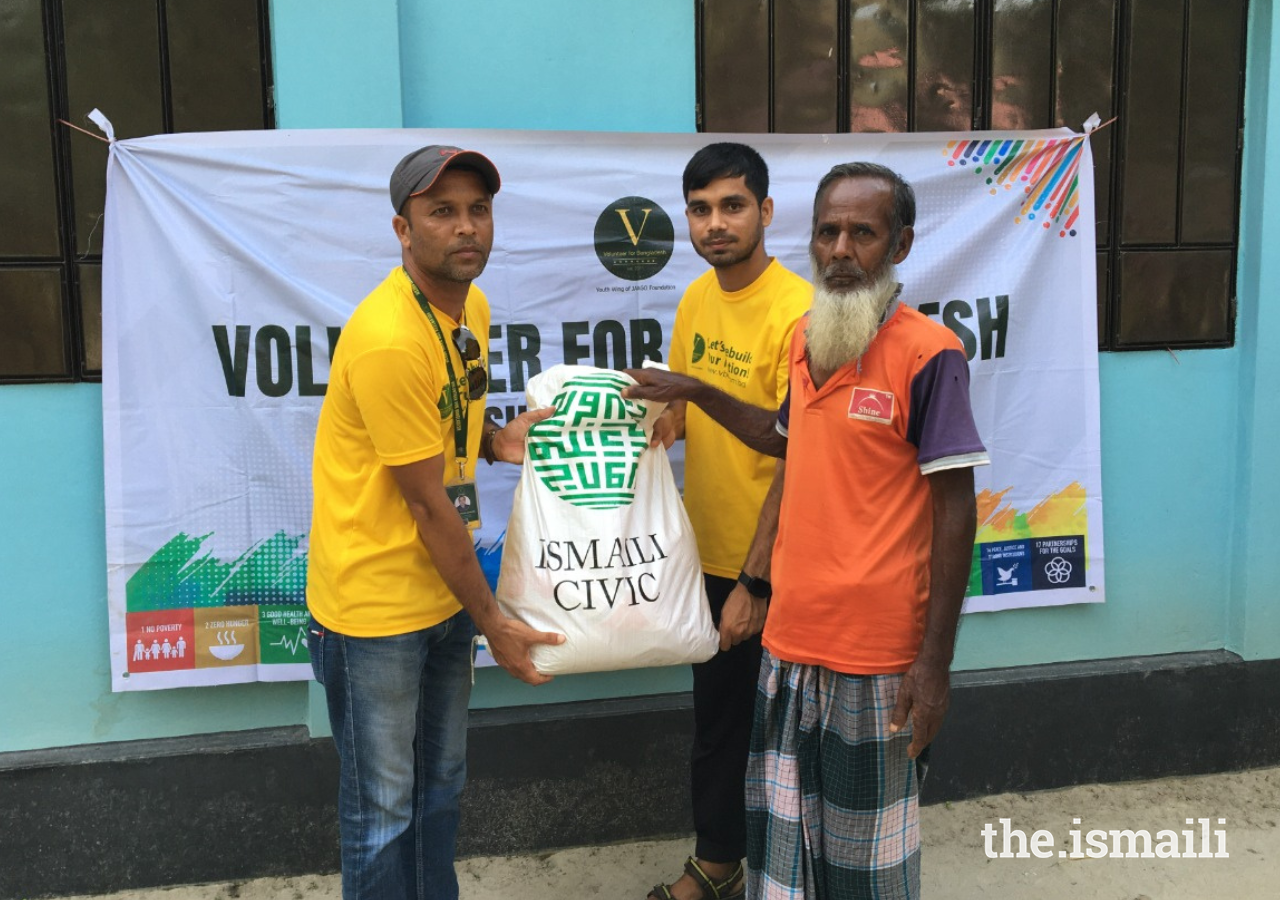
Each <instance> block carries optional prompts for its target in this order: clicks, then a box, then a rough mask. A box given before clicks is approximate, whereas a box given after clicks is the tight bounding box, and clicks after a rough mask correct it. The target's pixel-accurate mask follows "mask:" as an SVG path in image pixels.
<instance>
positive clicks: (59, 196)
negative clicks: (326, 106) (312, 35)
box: [0, 0, 273, 382]
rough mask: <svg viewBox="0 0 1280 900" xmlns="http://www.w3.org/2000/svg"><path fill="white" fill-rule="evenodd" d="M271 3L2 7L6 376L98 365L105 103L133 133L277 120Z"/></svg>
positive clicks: (2, 350)
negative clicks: (100, 124)
mask: <svg viewBox="0 0 1280 900" xmlns="http://www.w3.org/2000/svg"><path fill="white" fill-rule="evenodd" d="M270 83H271V81H270V56H269V43H268V37H267V0H217V2H216V3H215V2H208V0H110V2H103V0H4V2H2V3H0V121H3V122H4V132H5V133H4V139H3V140H0V198H3V205H2V206H0V209H2V210H3V215H0V382H32V381H81V380H89V381H93V380H97V379H98V378H99V377H101V372H102V317H101V312H102V287H101V271H102V210H103V205H104V203H105V199H106V163H107V145H106V144H105V143H103V142H101V141H98V140H95V139H94V138H92V137H89V136H87V135H85V134H81V133H79V132H75V131H73V130H72V129H70V128H68V127H66V126H64V125H61V124H58V123H57V120H58V119H65V120H67V121H69V122H72V123H74V124H76V125H79V126H81V127H84V128H86V129H88V130H91V131H94V132H95V133H96V129H95V128H94V127H93V126H92V125H91V124H89V122H88V120H87V119H86V118H85V115H86V114H87V113H88V112H89V111H90V110H91V109H93V108H94V107H98V108H99V109H101V110H102V111H103V112H104V113H105V114H106V115H107V116H108V117H109V118H110V119H111V121H112V124H113V125H114V126H115V131H116V137H118V138H128V137H138V136H142V135H149V134H159V133H166V132H176V131H222V130H241V129H257V128H270V127H272V124H273V115H272V110H271V103H270V97H271V88H270Z"/></svg>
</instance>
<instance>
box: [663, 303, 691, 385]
mask: <svg viewBox="0 0 1280 900" xmlns="http://www.w3.org/2000/svg"><path fill="white" fill-rule="evenodd" d="M688 309H689V301H688V299H687V296H686V299H682V300H681V301H680V305H679V306H678V307H676V322H675V325H673V326H672V328H671V346H670V347H669V348H668V350H667V366H668V368H670V369H671V371H672V372H679V373H681V374H684V375H687V374H688V372H689V344H688V338H687V337H686V335H687V332H688V330H689V321H688V320H689V316H688Z"/></svg>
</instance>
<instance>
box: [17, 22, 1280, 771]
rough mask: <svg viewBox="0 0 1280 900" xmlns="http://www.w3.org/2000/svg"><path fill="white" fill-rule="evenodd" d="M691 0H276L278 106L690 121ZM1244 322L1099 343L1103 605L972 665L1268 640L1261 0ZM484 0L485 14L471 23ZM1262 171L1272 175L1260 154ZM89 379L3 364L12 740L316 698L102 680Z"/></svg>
mask: <svg viewBox="0 0 1280 900" xmlns="http://www.w3.org/2000/svg"><path fill="white" fill-rule="evenodd" d="M693 6H694V4H693V2H692V0H637V2H635V3H631V4H610V3H600V2H598V0H542V2H539V3H529V2H527V0H474V2H472V3H470V4H463V5H459V4H449V3H444V2H440V0H400V2H398V3H397V2H396V0H359V2H357V0H305V2H304V0H275V2H273V4H272V28H273V35H272V41H273V47H274V52H275V61H274V68H275V79H276V87H277V119H278V124H279V127H281V128H311V127H371V126H392V127H397V126H400V125H405V126H413V127H459V128H461V127H487V128H545V129H566V130H567V129H586V130H619V129H623V130H633V131H692V130H693V127H694V118H693V108H694V88H695V84H694V65H693V63H694V55H693V54H694V43H693ZM1252 7H1253V9H1252V12H1251V23H1250V28H1251V30H1250V52H1249V63H1248V92H1247V95H1246V104H1247V112H1248V128H1247V129H1246V137H1245V161H1244V176H1243V177H1244V187H1243V191H1242V196H1243V208H1242V213H1241V221H1242V231H1241V252H1240V266H1239V275H1238V283H1239V290H1238V293H1239V323H1240V324H1239V340H1238V343H1237V346H1236V347H1234V348H1232V349H1229V350H1211V351H1210V350H1204V351H1182V352H1178V353H1177V354H1171V353H1167V352H1154V353H1127V354H1104V355H1103V356H1102V358H1101V383H1102V450H1103V479H1104V491H1105V495H1104V499H1105V502H1106V509H1105V512H1104V515H1105V517H1106V551H1107V595H1108V602H1107V603H1106V604H1103V605H1093V606H1074V607H1059V608H1054V609H1035V610H1021V611H1012V612H1003V613H987V614H979V615H972V616H967V617H966V618H965V621H964V624H963V627H962V629H961V635H960V645H959V650H958V656H957V667H958V668H969V669H973V668H988V667H995V666H1010V665H1023V664H1034V663H1041V662H1053V661H1062V660H1075V659H1093V658H1106V657H1118V656H1130V655H1148V654H1159V653H1175V652H1182V651H1191V650H1206V649H1217V648H1221V647H1227V648H1228V649H1231V650H1234V651H1236V652H1239V653H1241V654H1242V655H1244V656H1245V657H1246V658H1250V659H1265V658H1274V657H1280V553H1277V552H1275V550H1274V545H1275V542H1276V537H1277V536H1278V535H1280V469H1278V468H1277V467H1276V466H1275V465H1274V464H1272V463H1271V454H1270V453H1269V452H1268V451H1269V450H1270V448H1273V447H1275V446H1278V445H1280V396H1277V394H1280V355H1278V354H1275V353H1268V352H1266V348H1272V347H1277V346H1280V307H1278V306H1277V300H1276V298H1280V257H1278V256H1277V254H1275V252H1274V249H1272V252H1271V253H1270V254H1269V255H1268V254H1267V253H1265V252H1264V248H1275V247H1278V246H1280V175H1278V174H1277V173H1280V92H1274V94H1273V96H1272V97H1268V96H1267V92H1266V90H1265V87H1266V85H1268V84H1269V83H1270V82H1271V81H1272V80H1273V79H1272V71H1273V64H1274V62H1275V61H1277V60H1280V38H1278V37H1277V34H1276V32H1275V29H1274V27H1273V22H1272V13H1271V10H1270V4H1267V3H1254V4H1252ZM477 23H484V24H483V25H480V24H477ZM1268 175H1270V177H1269V178H1268V177H1267V176H1268ZM101 425H102V416H101V390H100V388H99V387H98V386H97V385H42V386H30V387H27V386H8V387H0V575H2V577H0V610H2V611H3V621H4V646H5V652H4V653H3V654H0V683H3V684H5V685H6V690H4V691H0V751H5V750H22V749H37V748H44V747H55V746H66V745H74V744H83V743H93V742H101V741H121V740H136V739H145V738H152V737H163V736H170V735H181V734H195V733H204V732H216V731H234V730H240V729H249V728H257V727H264V726H271V725H293V724H309V725H310V726H311V727H312V729H313V731H314V732H316V733H322V732H323V730H324V728H325V724H324V713H323V705H322V703H318V702H317V700H318V694H317V692H315V691H314V690H311V689H309V688H308V686H306V685H303V684H277V685H266V684H261V685H242V686H234V687H221V688H199V689H186V690H175V691H160V692H151V693H135V694H123V695H113V694H111V692H110V683H109V682H110V679H109V675H108V658H107V613H106V576H105V566H106V563H105V551H104V526H103V519H102V517H103V482H102V478H103V475H102V436H101V435H102V430H101ZM687 686H688V677H687V675H686V673H685V672H684V671H682V670H640V671H636V672H620V673H609V674H605V675H599V676H575V677H570V678H562V679H558V680H557V681H556V682H554V683H552V684H551V685H548V686H546V687H542V688H536V689H534V688H527V687H525V686H523V685H520V684H518V683H517V682H515V681H513V680H512V679H511V678H509V677H508V676H506V675H505V674H504V673H502V672H500V671H496V670H485V671H481V672H480V673H479V675H478V678H477V684H476V691H475V705H476V706H480V707H492V706H507V705H513V704H525V703H537V702H548V701H557V700H577V699H589V698H598V697H612V696H627V695H635V694H646V693H655V692H664V691H673V690H682V689H685V688H686V687H687Z"/></svg>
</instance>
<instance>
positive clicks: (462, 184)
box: [307, 145, 564, 900]
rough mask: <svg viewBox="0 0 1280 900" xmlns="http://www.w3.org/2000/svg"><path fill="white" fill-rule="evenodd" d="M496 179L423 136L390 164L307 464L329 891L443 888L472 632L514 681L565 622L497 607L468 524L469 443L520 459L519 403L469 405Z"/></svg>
mask: <svg viewBox="0 0 1280 900" xmlns="http://www.w3.org/2000/svg"><path fill="white" fill-rule="evenodd" d="M500 185H501V182H500V180H499V177H498V170H497V169H496V168H495V167H494V165H493V163H492V162H490V161H489V160H488V159H486V158H485V157H484V156H482V155H481V154H479V153H476V152H474V151H469V150H460V149H458V148H457V147H442V146H437V145H432V146H429V147H423V148H422V149H420V150H417V151H415V152H413V153H410V154H409V155H408V156H406V157H405V158H404V159H402V160H401V161H400V164H399V165H397V166H396V168H395V171H394V172H393V173H392V175H391V203H392V206H393V207H394V208H395V212H396V214H395V216H394V218H392V220H391V222H392V227H393V228H394V229H395V233H396V237H397V238H398V239H399V241H400V248H401V261H402V265H400V266H397V267H396V268H395V269H394V270H392V272H391V274H389V275H388V276H387V278H386V280H384V281H383V282H382V284H380V285H378V286H377V287H376V288H374V290H373V292H372V293H370V294H369V296H368V297H366V298H365V299H364V300H363V301H361V303H360V305H359V306H358V307H356V310H355V312H354V313H353V314H352V316H351V318H350V320H348V322H347V324H346V327H344V328H343V331H342V339H341V341H340V342H339V343H338V347H337V350H336V352H335V353H334V357H333V364H332V367H331V372H330V381H329V389H328V391H327V393H326V394H325V399H324V404H323V406H322V407H321V410H320V422H319V426H318V428H317V431H316V444H315V457H314V460H313V466H312V482H313V489H314V506H313V510H312V520H311V543H310V551H309V560H308V571H307V606H308V608H309V610H310V612H311V624H310V628H309V632H310V633H309V635H308V639H307V645H308V649H309V650H310V653H311V665H312V669H313V671H314V672H315V676H316V680H318V681H319V682H320V683H321V684H323V685H324V688H325V694H326V697H327V700H328V707H329V721H330V723H331V725H332V727H333V737H334V743H335V744H336V745H337V748H338V757H339V762H340V781H339V786H338V814H339V832H340V836H341V852H342V896H343V898H344V900H356V898H360V900H374V898H376V900H400V898H416V900H456V898H457V896H458V882H457V877H456V876H455V874H454V868H453V854H454V844H455V837H456V834H457V827H458V797H459V794H460V793H461V792H462V786H463V781H464V778H465V771H466V770H465V764H466V734H467V705H468V701H469V699H470V693H471V671H470V669H471V662H472V653H473V650H472V639H473V637H474V635H475V633H476V631H477V630H478V631H480V632H482V633H483V634H484V635H485V636H486V637H487V638H488V642H489V648H490V652H491V653H492V654H493V656H494V658H495V659H496V660H497V661H498V663H499V664H500V665H501V666H502V667H503V668H505V669H506V670H507V671H509V672H511V673H512V674H513V675H515V676H516V677H518V678H520V679H522V680H523V681H526V682H528V683H530V684H541V683H542V682H545V681H548V680H549V679H548V678H547V677H546V676H543V675H541V674H539V673H538V672H537V671H536V670H535V669H534V668H533V664H532V663H531V662H530V660H529V649H530V647H531V646H532V645H534V644H538V643H548V644H558V643H561V642H563V640H564V637H563V636H562V635H558V634H551V633H544V632H539V631H534V630H533V629H531V628H529V627H528V626H526V625H524V624H522V623H520V622H517V621H515V620H514V619H510V618H507V617H506V616H505V615H503V613H502V612H501V610H499V608H498V606H497V603H496V602H495V601H494V598H493V594H492V592H491V591H490V589H489V585H488V582H487V581H486V579H485V576H484V573H483V572H482V571H481V569H480V563H479V560H478V559H477V558H476V553H475V545H474V543H473V541H472V538H471V534H470V531H469V529H471V528H475V527H477V526H478V525H479V523H480V509H479V497H478V496H477V494H476V490H475V468H476V461H477V459H478V458H479V457H481V456H483V457H484V459H485V461H486V462H488V463H493V462H495V461H496V460H503V461H505V462H511V463H520V462H522V461H523V458H524V441H525V436H526V435H527V434H528V431H529V428H530V427H531V426H532V425H533V424H534V423H536V422H539V421H541V420H542V419H545V418H547V416H549V415H551V414H553V413H554V410H553V409H546V410H540V411H535V412H527V413H524V414H523V415H521V416H519V417H517V418H515V419H513V420H512V421H510V422H508V423H507V425H506V426H505V427H503V428H499V427H498V426H497V425H496V424H495V423H493V422H491V421H488V420H486V419H485V418H484V416H485V393H486V390H487V388H488V375H487V360H488V337H489V305H488V302H487V301H486V300H485V297H484V294H483V293H481V292H480V291H479V289H477V288H476V287H475V286H474V285H472V283H471V282H472V281H473V280H474V279H475V278H477V277H478V276H479V275H480V273H481V272H483V271H484V267H485V263H486V262H487V261H488V258H489V251H490V249H491V248H492V247H493V195H494V194H496V193H497V192H498V188H499V187H500Z"/></svg>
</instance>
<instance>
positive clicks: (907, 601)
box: [630, 162, 988, 900]
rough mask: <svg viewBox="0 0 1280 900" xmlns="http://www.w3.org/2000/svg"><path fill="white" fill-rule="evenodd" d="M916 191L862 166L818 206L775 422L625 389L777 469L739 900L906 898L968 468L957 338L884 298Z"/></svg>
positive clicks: (718, 401) (953, 593)
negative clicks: (699, 421)
mask: <svg viewBox="0 0 1280 900" xmlns="http://www.w3.org/2000/svg"><path fill="white" fill-rule="evenodd" d="M914 225H915V195H914V192H913V191H912V189H911V186H910V185H909V184H907V183H906V182H905V181H904V180H903V179H902V177H901V176H899V175H898V174H897V173H895V172H894V171H892V170H891V169H888V168H886V167H884V166H881V165H876V164H873V163H862V162H855V163H845V164H842V165H838V166H836V167H834V168H833V169H832V170H831V171H830V172H828V173H827V175H825V176H824V177H823V179H822V181H821V182H820V183H819V185H818V190H817V194H816V196H815V198H814V213H813V231H812V235H811V238H810V243H809V252H810V257H811V260H812V264H813V277H814V299H813V307H812V309H811V311H810V313H809V316H808V318H807V320H802V322H801V326H800V327H797V328H796V336H795V339H794V341H793V344H792V350H791V355H790V369H791V382H790V384H791V387H790V393H789V394H788V396H787V398H786V400H785V401H784V402H783V404H782V407H781V408H780V409H778V410H777V411H771V410H765V409H759V408H756V407H751V406H748V405H746V404H743V403H741V402H739V401H736V400H734V399H733V398H731V397H729V396H728V395H726V394H723V393H721V392H719V391H717V390H715V389H714V388H711V387H709V386H707V385H704V384H702V383H701V382H698V381H697V380H695V379H691V378H688V377H686V376H678V375H673V374H672V373H667V372H662V371H660V370H654V369H644V370H640V371H635V372H632V374H633V376H634V377H635V378H636V380H637V381H639V382H640V383H641V384H640V386H638V387H635V388H632V389H631V390H630V395H631V396H633V397H636V398H642V399H654V400H668V401H669V400H674V399H681V398H682V399H687V400H689V401H691V402H693V403H696V404H698V405H699V406H700V407H701V408H702V409H703V410H704V411H705V412H706V413H707V414H708V415H710V416H711V417H712V418H713V419H715V420H716V421H717V422H720V423H721V424H722V425H724V426H725V427H726V428H727V429H729V430H730V431H731V432H733V433H734V435H735V436H737V437H738V439H739V440H741V441H743V442H744V443H746V444H747V445H748V446H751V447H753V448H755V449H757V450H760V451H761V452H764V453H768V454H770V455H773V456H778V457H784V458H785V464H784V463H781V462H780V463H779V465H778V470H777V475H776V476H775V478H774V482H773V485H772V487H771V489H770V492H769V496H768V499H767V500H766V503H765V507H764V509H763V510H762V512H761V518H760V522H759V524H758V526H757V529H756V535H755V539H754V541H753V543H752V546H751V550H750V552H749V554H748V557H747V563H746V566H747V567H748V568H749V567H751V566H755V567H757V568H758V567H759V564H760V563H761V562H762V561H764V560H769V559H771V563H772V564H771V571H772V580H773V585H774V592H773V598H772V600H771V602H770V606H769V611H768V614H767V616H766V619H765V624H764V631H763V635H762V640H763V644H764V648H765V652H764V658H763V660H762V662H761V668H760V678H759V684H758V694H757V702H756V712H755V721H754V727H753V731H752V738H751V756H750V762H749V764H748V772H747V788H746V792H747V796H746V801H747V865H748V884H747V896H748V898H763V897H769V898H796V900H799V898H807V900H813V898H816V900H838V898H852V897H873V898H894V900H898V898H915V897H918V896H919V891H920V833H919V816H918V791H919V782H920V778H921V777H922V776H923V772H924V759H925V758H926V756H927V754H926V753H925V751H926V750H927V748H928V746H929V743H930V742H931V741H932V740H933V738H934V736H935V735H936V734H937V732H938V729H939V728H940V727H941V725H942V719H943V716H944V715H945V713H946V710H947V706H948V702H949V698H950V668H951V659H952V654H953V650H954V645H955V636H956V630H957V626H958V623H959V617H960V608H961V606H962V604H963V601H964V593H965V588H966V585H967V583H968V579H969V569H970V564H971V559H972V552H973V539H974V531H975V529H976V525H977V521H976V520H977V512H976V506H975V502H974V488H973V467H974V466H978V465H985V464H986V463H987V462H988V460H987V454H986V450H985V449H984V447H983V445H982V442H981V440H980V439H979V437H978V433H977V429H976V427H975V426H974V422H973V415H972V411H971V409H970V405H969V370H968V364H967V362H966V360H965V355H964V350H963V346H962V345H961V343H960V341H959V339H957V338H956V337H955V335H953V334H952V333H951V332H950V331H948V330H947V329H946V328H944V327H943V326H941V325H939V324H937V323H936V322H933V321H931V320H930V319H928V318H927V317H925V316H923V315H921V314H920V313H918V312H917V311H916V310H914V309H913V308H911V307H910V306H908V305H907V304H906V303H904V302H902V301H901V299H900V293H901V286H900V285H899V284H898V282H897V276H896V273H895V268H894V267H895V266H896V265H897V264H899V263H901V262H902V261H903V260H904V259H906V258H907V255H908V254H909V253H910V252H911V246H912V242H913V240H914V238H915V233H914Z"/></svg>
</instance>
